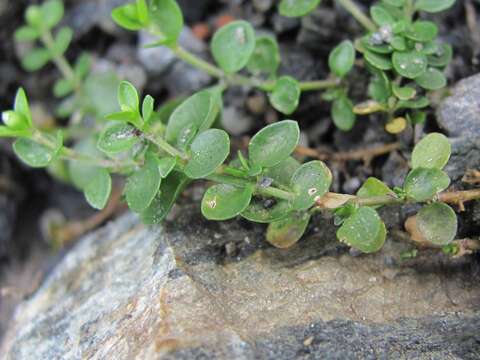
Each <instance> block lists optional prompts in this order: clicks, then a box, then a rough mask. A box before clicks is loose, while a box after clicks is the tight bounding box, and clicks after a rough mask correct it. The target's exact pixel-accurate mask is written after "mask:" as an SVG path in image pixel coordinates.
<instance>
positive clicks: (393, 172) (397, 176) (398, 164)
mask: <svg viewBox="0 0 480 360" xmlns="http://www.w3.org/2000/svg"><path fill="white" fill-rule="evenodd" d="M409 171H410V168H409V166H408V163H407V161H406V160H405V159H404V158H403V157H401V156H400V155H399V154H398V153H397V152H396V151H395V152H392V153H390V155H389V156H388V159H387V161H386V162H385V164H384V165H383V167H382V180H383V181H384V182H385V183H386V184H388V185H390V186H391V187H395V186H399V187H403V182H404V180H405V177H406V176H407V174H408V172H409Z"/></svg>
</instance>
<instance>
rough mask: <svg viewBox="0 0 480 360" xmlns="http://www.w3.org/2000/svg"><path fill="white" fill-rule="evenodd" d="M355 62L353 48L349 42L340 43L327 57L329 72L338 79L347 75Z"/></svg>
mask: <svg viewBox="0 0 480 360" xmlns="http://www.w3.org/2000/svg"><path fill="white" fill-rule="evenodd" d="M354 62H355V48H354V47H353V44H352V42H351V41H349V40H344V41H342V42H341V43H340V44H339V45H338V46H337V47H336V48H335V49H333V50H332V52H331V53H330V55H329V57H328V66H329V67H330V71H331V72H332V73H334V74H335V75H337V76H338V77H344V76H345V75H347V74H348V73H349V72H350V70H351V69H352V67H353V64H354Z"/></svg>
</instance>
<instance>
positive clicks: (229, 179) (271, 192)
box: [206, 174, 295, 201]
mask: <svg viewBox="0 0 480 360" xmlns="http://www.w3.org/2000/svg"><path fill="white" fill-rule="evenodd" d="M206 179H207V180H210V181H213V182H217V183H221V184H228V185H233V186H241V187H244V186H247V185H250V186H254V187H255V193H256V194H259V195H264V196H271V197H275V198H278V199H282V200H287V201H291V200H293V198H294V196H295V195H294V194H293V193H290V192H288V191H285V190H281V189H278V188H275V187H273V186H268V187H261V186H258V185H257V184H255V183H253V182H251V181H249V180H247V179H242V178H238V177H235V176H231V175H225V174H212V175H209V176H208V177H207V178H206Z"/></svg>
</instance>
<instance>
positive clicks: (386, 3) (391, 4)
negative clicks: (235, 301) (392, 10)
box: [382, 0, 405, 7]
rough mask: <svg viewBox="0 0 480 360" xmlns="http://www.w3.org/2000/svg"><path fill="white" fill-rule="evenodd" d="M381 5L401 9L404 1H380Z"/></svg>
mask: <svg viewBox="0 0 480 360" xmlns="http://www.w3.org/2000/svg"><path fill="white" fill-rule="evenodd" d="M382 3H384V4H385V5H390V6H394V7H402V6H404V5H405V0H382Z"/></svg>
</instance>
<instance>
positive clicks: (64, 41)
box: [53, 26, 73, 55]
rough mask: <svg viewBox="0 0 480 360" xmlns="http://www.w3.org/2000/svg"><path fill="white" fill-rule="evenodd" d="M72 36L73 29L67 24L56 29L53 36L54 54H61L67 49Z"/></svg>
mask: <svg viewBox="0 0 480 360" xmlns="http://www.w3.org/2000/svg"><path fill="white" fill-rule="evenodd" d="M72 38H73V30H72V29H71V28H69V27H68V26H64V27H62V28H61V29H60V30H58V32H57V35H56V36H55V40H54V41H55V44H54V47H53V52H54V53H55V54H56V55H62V54H63V53H64V52H65V51H67V49H68V46H69V45H70V42H71V41H72Z"/></svg>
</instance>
